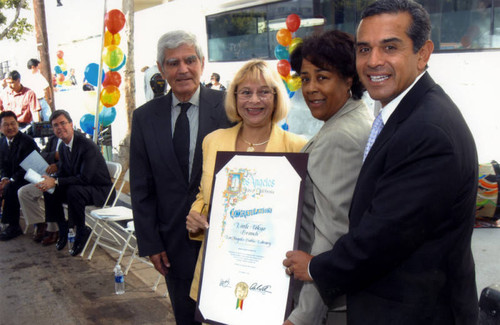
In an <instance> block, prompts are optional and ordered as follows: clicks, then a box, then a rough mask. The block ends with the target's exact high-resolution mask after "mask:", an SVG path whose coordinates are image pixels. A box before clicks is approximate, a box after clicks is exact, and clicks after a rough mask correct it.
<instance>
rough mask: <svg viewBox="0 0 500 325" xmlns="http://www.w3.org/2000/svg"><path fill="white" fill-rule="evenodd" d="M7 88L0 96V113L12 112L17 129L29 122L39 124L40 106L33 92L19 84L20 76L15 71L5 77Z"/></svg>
mask: <svg viewBox="0 0 500 325" xmlns="http://www.w3.org/2000/svg"><path fill="white" fill-rule="evenodd" d="M6 80H7V86H8V88H7V89H6V90H4V91H3V92H2V93H1V94H0V111H2V112H3V111H13V112H14V113H15V114H16V117H17V122H18V123H19V127H21V128H23V127H25V126H27V125H28V124H29V123H31V122H40V110H41V108H40V104H39V103H38V99H37V98H36V94H35V92H34V91H33V90H31V89H29V88H27V87H24V86H23V85H22V84H21V75H20V74H19V72H17V71H16V70H12V71H11V72H9V74H8V76H7V79H6Z"/></svg>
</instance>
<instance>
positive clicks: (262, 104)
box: [186, 60, 307, 299]
mask: <svg viewBox="0 0 500 325" xmlns="http://www.w3.org/2000/svg"><path fill="white" fill-rule="evenodd" d="M289 106H290V100H289V98H288V94H287V91H286V89H285V87H284V85H283V81H281V78H280V76H279V75H278V72H277V71H275V70H274V69H272V68H271V67H270V66H269V65H268V64H267V63H266V62H265V61H263V60H250V61H248V62H247V63H245V64H244V65H243V67H241V69H240V70H239V71H238V72H237V73H236V75H235V78H234V80H233V82H232V83H231V85H230V86H229V91H228V96H227V97H226V104H225V107H226V114H227V116H228V118H229V119H230V120H231V121H233V122H237V123H238V124H236V125H235V126H234V127H232V128H229V129H220V130H216V131H214V132H212V133H210V134H209V135H207V136H206V137H205V140H203V174H202V177H201V183H200V184H201V185H200V192H199V193H198V195H197V196H196V201H195V202H194V203H193V205H192V206H191V211H190V212H189V215H188V216H187V219H186V229H187V230H188V231H189V232H190V236H191V238H192V239H193V240H195V241H202V240H203V238H204V230H205V229H207V228H208V221H207V211H208V203H209V200H210V193H211V189H212V180H213V172H214V168H215V158H216V156H217V152H218V151H250V152H299V151H300V149H302V147H303V146H304V144H305V143H306V142H307V141H306V139H304V138H302V137H301V136H299V135H296V134H293V133H290V132H287V131H284V130H283V129H281V127H280V126H279V125H278V124H277V123H278V122H279V121H281V120H283V119H284V118H286V116H287V114H288V110H289ZM233 186H234V184H233ZM204 207H206V209H204ZM202 247H203V246H202ZM202 258H203V248H202V249H201V250H200V253H199V254H198V261H197V264H196V270H195V274H194V278H193V284H192V286H191V298H193V299H196V298H197V296H198V286H199V282H200V273H201V263H202Z"/></svg>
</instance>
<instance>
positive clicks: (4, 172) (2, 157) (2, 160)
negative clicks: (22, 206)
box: [0, 132, 40, 183]
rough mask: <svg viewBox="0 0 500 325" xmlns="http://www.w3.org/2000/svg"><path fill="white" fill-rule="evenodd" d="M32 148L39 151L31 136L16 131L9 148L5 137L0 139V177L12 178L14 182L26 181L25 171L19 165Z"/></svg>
mask: <svg viewBox="0 0 500 325" xmlns="http://www.w3.org/2000/svg"><path fill="white" fill-rule="evenodd" d="M33 150H36V151H38V152H40V149H39V148H38V146H37V145H36V143H35V141H34V140H33V138H31V137H30V136H29V135H26V134H24V133H22V132H18V133H17V134H16V136H15V137H14V140H13V142H12V144H11V148H10V149H9V145H8V144H7V138H6V137H2V138H1V139H0V164H1V165H0V171H1V178H4V177H7V178H13V179H14V180H15V181H16V182H20V183H27V181H25V180H24V174H26V171H25V170H24V169H23V168H22V167H21V166H20V165H19V164H20V163H21V162H22V161H23V160H24V158H26V157H27V156H28V155H29V154H30V153H31V152H33Z"/></svg>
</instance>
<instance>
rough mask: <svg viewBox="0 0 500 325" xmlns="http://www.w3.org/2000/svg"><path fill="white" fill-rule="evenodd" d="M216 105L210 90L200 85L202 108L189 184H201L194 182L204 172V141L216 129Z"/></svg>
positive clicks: (200, 109)
mask: <svg viewBox="0 0 500 325" xmlns="http://www.w3.org/2000/svg"><path fill="white" fill-rule="evenodd" d="M214 106H215V103H214V101H213V98H212V97H211V96H210V94H209V93H208V90H207V89H206V88H205V87H203V86H201V87H200V108H199V110H198V111H199V127H198V136H197V137H196V148H195V150H194V158H193V169H192V171H191V178H190V180H189V186H190V187H191V186H193V185H194V186H198V185H199V184H194V181H195V180H196V179H197V177H198V176H199V174H200V173H201V172H202V166H201V165H202V163H203V152H202V143H203V139H204V138H205V135H207V134H208V133H210V132H211V131H212V130H214V129H215V128H216V126H217V122H216V120H217V116H216V114H215V112H216V110H214V109H212V108H213V107H214Z"/></svg>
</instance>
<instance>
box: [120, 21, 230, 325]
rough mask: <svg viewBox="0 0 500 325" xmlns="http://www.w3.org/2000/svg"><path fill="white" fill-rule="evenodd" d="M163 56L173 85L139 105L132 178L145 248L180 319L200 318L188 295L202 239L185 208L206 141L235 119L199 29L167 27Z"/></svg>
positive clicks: (160, 46) (141, 246) (139, 235)
mask: <svg viewBox="0 0 500 325" xmlns="http://www.w3.org/2000/svg"><path fill="white" fill-rule="evenodd" d="M157 64H158V69H159V70H160V72H161V74H162V76H163V78H164V79H165V80H167V82H168V84H169V85H170V87H171V90H170V92H168V94H167V95H165V96H161V97H158V98H155V99H153V100H151V101H149V102H148V103H146V104H145V105H143V106H142V107H140V108H138V109H137V110H136V111H135V112H134V116H133V120H132V134H131V138H130V184H131V197H132V209H133V212H134V222H135V231H136V235H137V243H138V246H139V253H140V255H141V256H149V257H150V259H151V261H152V263H153V264H154V266H155V268H156V270H158V272H160V273H161V274H163V275H164V276H165V278H166V282H167V287H168V290H169V294H170V299H171V302H172V307H173V309H174V315H175V320H176V322H177V324H178V325H184V324H198V323H197V322H195V321H194V311H195V302H194V301H193V300H192V299H191V298H189V289H190V286H191V281H192V278H193V272H194V266H195V263H196V259H197V257H198V251H199V248H200V243H199V242H196V241H192V240H190V239H189V236H188V233H187V231H186V216H187V215H188V213H189V209H190V207H191V203H193V201H194V199H195V196H196V194H197V193H198V186H199V184H200V178H201V165H202V152H201V143H202V141H203V138H204V137H205V135H207V134H208V133H210V132H212V131H214V130H216V129H219V128H223V127H228V126H229V122H228V120H227V117H226V114H225V111H224V105H223V96H224V93H223V92H220V91H216V90H210V89H207V88H205V87H204V86H201V84H200V76H201V74H202V72H203V67H204V56H203V53H202V50H201V47H200V46H199V44H197V41H196V38H195V36H194V35H192V34H190V33H187V32H184V31H173V32H169V33H166V34H164V35H163V36H162V37H161V38H160V39H159V41H158V52H157Z"/></svg>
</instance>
